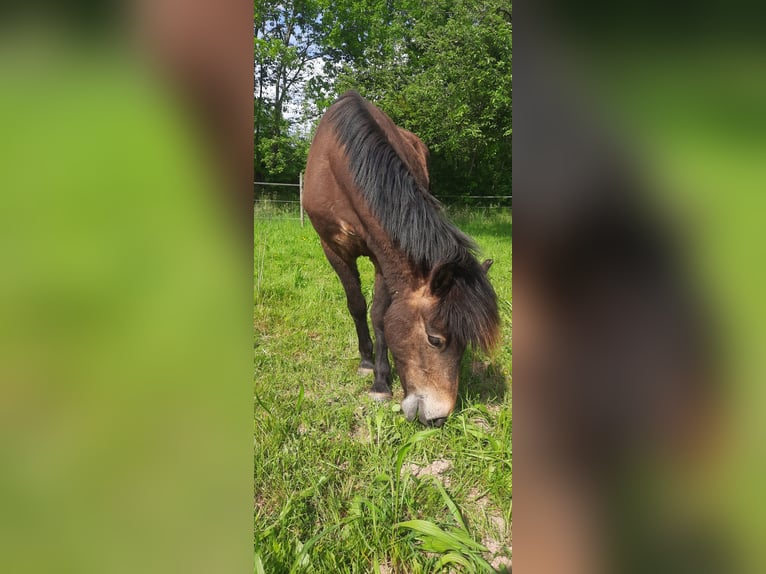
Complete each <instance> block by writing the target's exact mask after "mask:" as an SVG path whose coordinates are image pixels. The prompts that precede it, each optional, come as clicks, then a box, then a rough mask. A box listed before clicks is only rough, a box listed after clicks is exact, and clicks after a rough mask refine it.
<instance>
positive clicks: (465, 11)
mask: <svg viewBox="0 0 766 574" xmlns="http://www.w3.org/2000/svg"><path fill="white" fill-rule="evenodd" d="M404 4H405V3H404V2H400V3H397V6H399V7H402V6H404ZM375 6H380V4H379V3H377V2H375V0H371V6H369V7H368V13H369V12H370V11H372V10H373V9H374V7H375ZM383 9H384V10H387V11H388V14H389V17H393V18H394V19H396V24H395V25H388V26H385V27H383V28H382V30H383V32H384V33H385V32H388V34H389V35H388V39H387V41H386V42H385V44H384V46H385V47H384V48H383V49H381V48H380V45H381V43H380V42H378V43H376V44H375V48H369V49H367V50H363V51H362V53H361V56H360V57H358V58H357V59H355V60H354V61H353V62H352V63H350V64H349V65H348V66H347V67H346V68H345V70H344V73H343V74H342V75H341V78H340V80H339V86H340V87H344V88H345V87H356V88H357V89H359V90H360V91H361V92H362V93H363V94H364V95H365V96H366V97H368V98H369V99H370V100H372V101H374V102H375V103H377V104H378V105H379V106H380V107H381V108H383V109H384V110H385V111H386V112H387V113H388V114H389V115H390V116H391V117H392V119H393V120H394V121H395V122H397V123H398V124H400V125H402V126H403V127H406V128H407V129H409V130H411V131H413V132H415V133H417V134H418V135H419V136H420V137H421V138H422V139H423V140H424V141H425V143H426V144H427V145H428V146H429V148H430V149H431V152H432V157H431V179H432V182H433V185H432V187H433V189H434V191H435V192H436V193H437V194H439V193H441V194H442V195H469V194H470V195H510V194H511V169H512V168H511V134H512V128H511V124H512V105H511V101H512V67H511V61H512V47H511V40H512V25H511V17H510V13H511V5H510V3H509V2H505V1H502V0H437V1H434V2H428V3H425V4H423V3H421V4H415V3H411V5H409V6H407V7H406V10H398V11H397V10H395V9H392V8H391V7H390V6H384V7H383ZM383 21H385V19H383Z"/></svg>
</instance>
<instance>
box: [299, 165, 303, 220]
mask: <svg viewBox="0 0 766 574" xmlns="http://www.w3.org/2000/svg"><path fill="white" fill-rule="evenodd" d="M298 197H299V198H300V202H301V227H303V172H301V173H300V174H299V176H298Z"/></svg>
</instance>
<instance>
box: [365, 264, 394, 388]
mask: <svg viewBox="0 0 766 574" xmlns="http://www.w3.org/2000/svg"><path fill="white" fill-rule="evenodd" d="M390 304H391V295H390V293H389V292H388V287H387V286H386V282H385V280H384V279H383V276H382V275H381V274H380V273H379V272H378V270H377V268H376V269H375V295H374V297H373V300H372V313H371V314H372V328H373V329H374V330H375V382H374V383H373V385H372V388H371V389H370V396H371V397H372V398H374V399H376V400H386V399H390V398H391V396H392V394H391V365H390V363H389V362H388V345H386V337H385V333H384V332H383V317H384V316H385V314H386V311H387V310H388V306H389V305H390Z"/></svg>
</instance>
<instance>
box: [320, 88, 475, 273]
mask: <svg viewBox="0 0 766 574" xmlns="http://www.w3.org/2000/svg"><path fill="white" fill-rule="evenodd" d="M368 105H369V104H368V103H367V102H366V101H365V100H364V99H363V98H362V96H360V95H359V94H358V93H356V92H353V91H351V92H346V93H345V94H343V95H342V96H341V97H340V98H339V99H338V101H337V102H336V103H335V104H334V105H333V106H332V108H331V110H330V119H331V121H332V123H333V125H334V127H335V133H336V135H337V136H338V138H339V139H340V142H341V143H342V144H343V145H344V146H345V148H346V158H347V159H348V164H349V169H350V171H351V174H352V176H353V179H354V183H356V186H357V187H358V188H359V190H360V191H361V192H362V195H363V196H364V199H365V201H366V202H367V205H368V206H369V207H370V209H371V210H372V213H373V214H374V215H375V217H376V218H377V219H378V221H379V222H380V225H381V226H382V227H383V229H384V230H385V231H386V233H388V235H389V237H391V239H393V241H394V242H395V243H396V245H397V246H398V247H399V248H400V249H401V250H402V251H404V252H405V253H406V254H407V256H408V257H409V258H410V260H411V261H412V262H413V263H415V264H416V265H417V266H419V267H420V268H421V270H424V271H426V270H430V269H432V268H433V267H434V266H435V265H436V264H437V263H439V262H441V261H448V260H451V259H454V258H458V257H460V256H461V255H462V254H463V253H464V252H465V251H469V252H472V253H473V252H475V251H476V245H475V244H474V242H473V241H472V240H471V239H470V238H469V237H468V236H466V235H465V234H464V233H463V232H461V231H460V230H459V229H458V228H457V227H455V226H454V225H452V224H451V223H450V222H449V221H448V220H447V219H446V218H445V217H444V213H443V211H442V207H441V204H440V203H439V201H438V200H437V199H436V198H435V197H434V196H433V195H431V194H430V193H429V191H428V190H427V189H424V188H423V187H422V186H421V185H419V184H418V183H417V180H416V178H415V177H414V176H413V174H412V172H411V170H410V168H409V166H408V165H407V163H406V162H405V160H404V159H402V158H401V157H400V156H399V155H398V154H397V153H396V150H395V149H394V146H393V145H392V144H391V142H390V141H389V135H387V134H386V131H385V130H384V129H383V128H382V127H381V126H380V125H379V124H378V122H376V121H375V118H373V116H372V114H371V113H370V111H369V109H368ZM392 126H393V124H392ZM391 137H396V138H401V136H400V135H399V133H397V132H393V131H392V133H391Z"/></svg>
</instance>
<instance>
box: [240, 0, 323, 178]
mask: <svg viewBox="0 0 766 574" xmlns="http://www.w3.org/2000/svg"><path fill="white" fill-rule="evenodd" d="M253 28H254V55H255V70H254V71H255V94H254V96H255V110H254V111H255V113H254V117H255V125H254V137H255V177H256V179H257V180H260V179H269V180H274V179H278V180H282V181H294V180H296V179H297V177H298V172H299V171H301V170H302V169H303V164H304V163H305V154H306V151H307V143H306V141H305V138H302V137H301V134H299V133H297V132H296V131H295V130H291V127H292V126H291V122H290V121H289V120H288V119H287V118H286V117H285V116H286V114H285V111H286V108H287V106H289V105H290V103H291V98H293V96H294V94H296V93H297V92H299V90H300V88H301V87H302V84H303V83H304V82H305V81H306V79H307V78H308V77H309V76H310V74H311V68H310V65H311V63H312V62H313V61H315V60H316V59H317V58H318V57H319V54H320V49H321V45H322V38H321V36H322V33H323V29H324V26H323V25H322V19H321V3H320V1H318V0H286V1H275V0H256V2H255V15H254V23H253Z"/></svg>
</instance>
